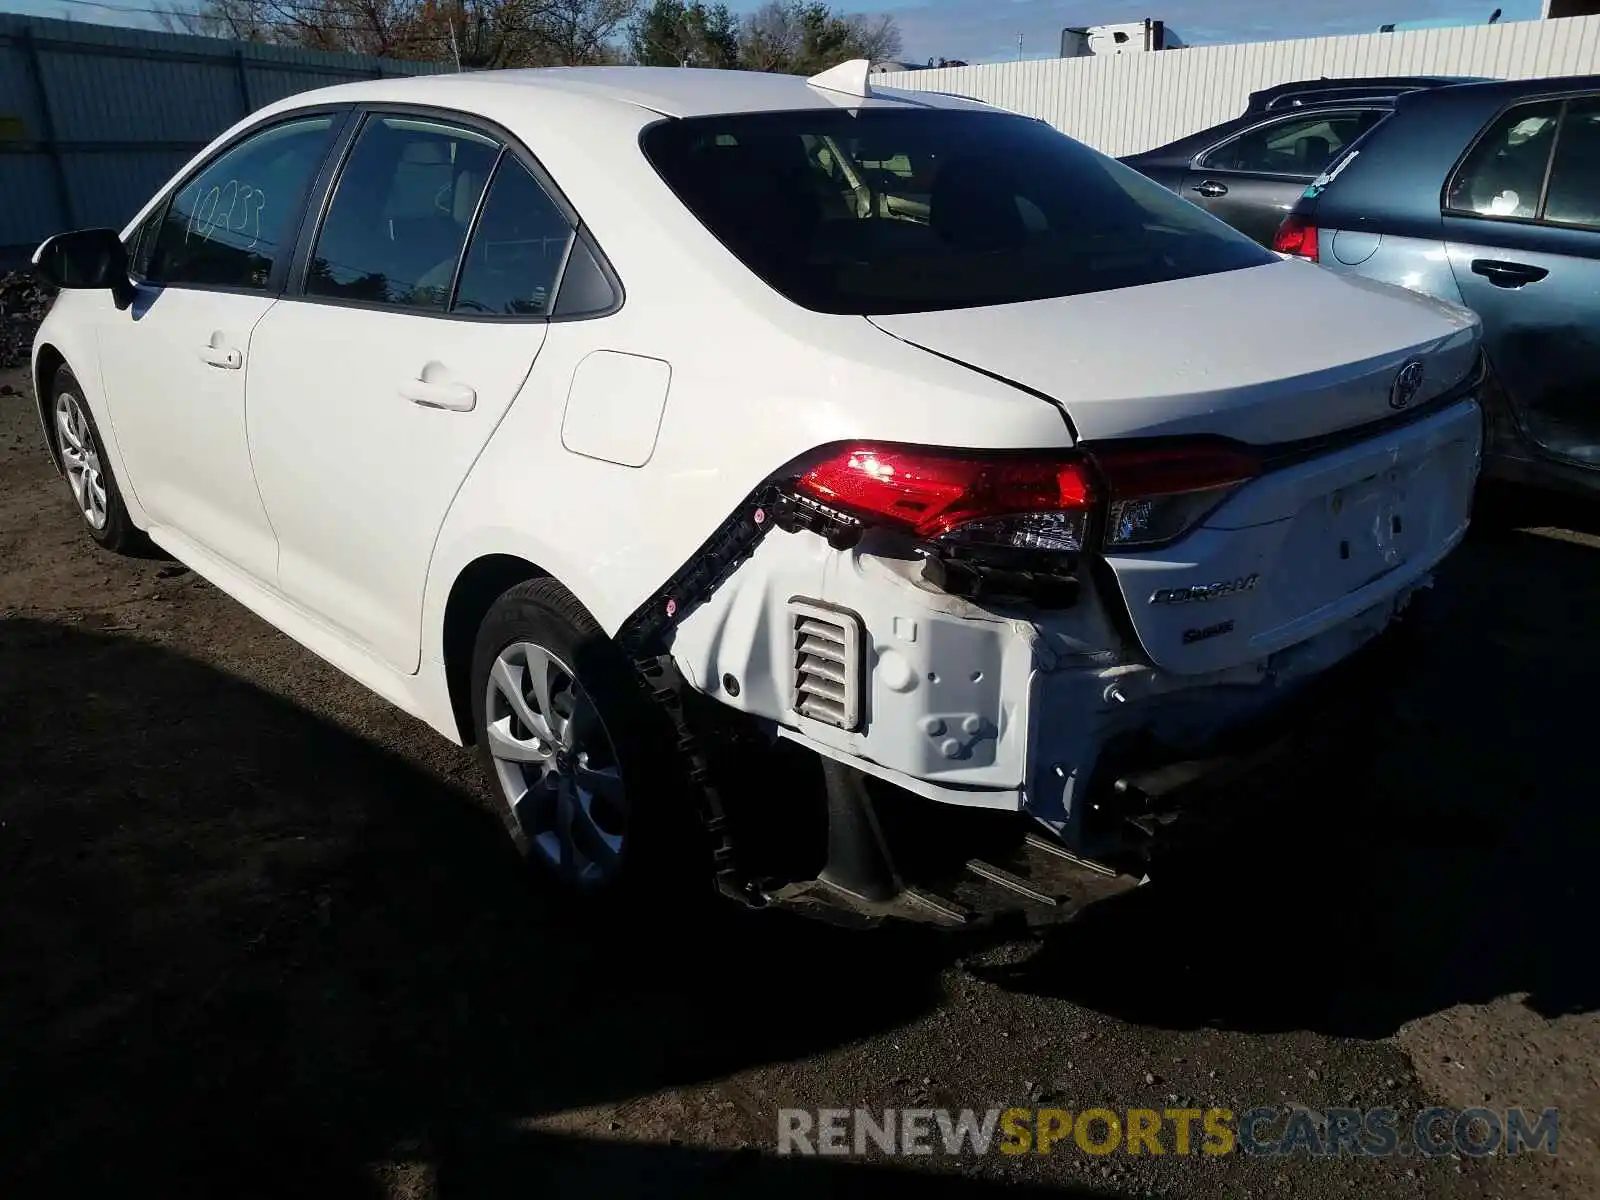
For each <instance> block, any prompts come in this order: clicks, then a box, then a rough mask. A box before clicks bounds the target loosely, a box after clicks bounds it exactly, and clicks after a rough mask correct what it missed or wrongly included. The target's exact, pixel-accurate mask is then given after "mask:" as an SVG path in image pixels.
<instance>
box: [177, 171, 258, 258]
mask: <svg viewBox="0 0 1600 1200" xmlns="http://www.w3.org/2000/svg"><path fill="white" fill-rule="evenodd" d="M266 207H267V194H266V193H265V192H264V191H262V190H261V189H260V188H258V187H252V186H251V185H250V184H248V183H241V182H240V181H239V180H237V179H230V180H228V182H226V183H221V184H213V185H212V187H211V188H210V189H209V190H207V191H205V192H204V193H202V192H201V185H200V184H196V185H195V191H194V205H193V207H192V208H191V209H190V211H189V225H188V227H187V228H186V229H185V230H184V232H183V241H184V245H188V244H189V239H190V238H191V237H199V238H203V239H205V240H207V241H210V240H213V235H214V234H215V233H216V232H217V231H218V230H222V231H223V232H225V233H230V234H234V235H237V236H238V237H249V239H250V241H249V242H248V243H247V244H246V245H244V246H241V247H238V248H239V249H241V250H254V249H255V248H256V245H257V244H258V243H259V242H260V241H261V214H262V213H263V212H264V211H265V210H266Z"/></svg>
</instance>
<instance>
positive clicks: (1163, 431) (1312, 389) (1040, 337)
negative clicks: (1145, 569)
mask: <svg viewBox="0 0 1600 1200" xmlns="http://www.w3.org/2000/svg"><path fill="white" fill-rule="evenodd" d="M868 319H869V320H871V321H872V322H873V324H875V325H876V326H878V328H879V329H881V330H883V331H884V332H885V333H888V334H890V335H892V336H894V337H897V338H900V339H902V340H904V341H907V342H910V343H912V344H913V345H916V346H919V347H921V348H922V349H924V350H928V351H930V352H932V353H935V354H938V355H941V356H943V357H945V358H950V359H954V360H956V361H958V362H961V363H965V364H966V365H968V366H971V367H975V368H977V369H978V370H980V371H983V372H984V373H986V374H990V375H994V376H998V377H1000V378H1003V379H1006V380H1009V381H1010V382H1012V383H1014V384H1017V385H1019V386H1021V387H1023V388H1025V389H1027V390H1030V391H1034V392H1038V393H1042V394H1043V395H1045V396H1048V397H1049V398H1050V399H1052V400H1054V401H1055V402H1056V403H1057V404H1059V405H1060V406H1061V408H1062V410H1063V412H1064V413H1065V414H1066V416H1067V419H1068V421H1069V422H1070V423H1071V425H1072V427H1073V430H1074V432H1075V434H1076V436H1077V437H1078V439H1079V440H1080V441H1096V440H1101V439H1106V438H1121V437H1146V436H1155V435H1162V436H1165V435H1173V434H1200V433H1208V434H1221V435H1224V436H1227V437H1233V438H1237V439H1239V440H1240V441H1243V442H1248V443H1251V444H1253V445H1270V444H1273V443H1278V442H1289V441H1297V440H1300V439H1302V438H1309V437H1315V436H1318V435H1321V434H1327V433H1333V432H1337V431H1339V430H1343V429H1348V428H1351V427H1353V426H1358V425H1362V424H1366V423H1368V422H1372V421H1377V420H1380V419H1382V418H1384V417H1388V416H1392V415H1393V413H1394V409H1393V408H1391V407H1390V398H1391V388H1392V387H1393V385H1394V382H1395V376H1396V374H1397V373H1398V371H1399V369H1400V367H1401V366H1402V365H1403V364H1404V363H1405V362H1406V361H1407V360H1408V359H1409V358H1412V357H1417V358H1421V359H1423V362H1424V367H1425V377H1424V382H1423V385H1422V388H1421V390H1420V392H1419V393H1418V394H1417V395H1416V396H1415V397H1414V399H1413V400H1412V401H1411V403H1413V404H1423V403H1426V402H1427V401H1428V400H1429V399H1431V398H1432V397H1434V396H1437V395H1438V394H1440V393H1441V392H1443V391H1445V390H1446V389H1448V388H1449V387H1451V386H1452V385H1454V384H1455V383H1457V382H1458V381H1459V380H1460V379H1461V378H1462V377H1464V376H1465V375H1466V374H1467V372H1468V371H1469V370H1470V369H1471V367H1472V363H1473V358H1474V355H1475V354H1476V351H1477V343H1478V321H1477V318H1476V317H1474V316H1473V315H1472V314H1471V313H1469V312H1467V311H1466V310H1465V309H1460V308H1456V307H1454V306H1451V305H1447V304H1443V303H1441V302H1440V301H1437V300H1432V299H1430V298H1428V297H1424V296H1420V295H1417V294H1415V293H1412V292H1407V291H1404V290H1402V289H1400V288H1395V287H1391V286H1389V285H1387V284H1377V283H1373V282H1372V281H1369V280H1364V279H1358V278H1349V277H1344V276H1339V275H1334V274H1333V273H1331V272H1328V271H1324V270H1321V269H1319V268H1317V267H1314V266H1311V265H1310V264H1307V263H1300V262H1286V261H1279V262H1275V263H1269V264H1267V265H1265V266H1260V267H1251V268H1247V269H1245V270H1239V271H1227V272H1223V273H1220V274H1216V275H1204V276H1198V277H1195V278H1192V279H1182V280H1176V281H1174V282H1171V283H1158V284H1150V285H1148V286H1145V287H1134V288H1123V289H1120V290H1117V291H1110V292H1097V293H1091V294H1088V295H1081V296H1066V297H1062V298H1060V299H1055V300H1037V301H1030V302H1027V303H1022V304H1005V305H996V306H993V307H988V308H976V309H957V310H951V311H946V312H928V313H899V314H894V315H889V316H875V317H871V318H868ZM930 440H936V439H930Z"/></svg>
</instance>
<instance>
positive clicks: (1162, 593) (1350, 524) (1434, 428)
mask: <svg viewBox="0 0 1600 1200" xmlns="http://www.w3.org/2000/svg"><path fill="white" fill-rule="evenodd" d="M1482 427H1483V423H1482V416H1481V413H1480V411H1479V408H1478V405H1477V404H1476V403H1475V402H1473V401H1471V400H1463V401H1462V402H1461V403H1459V404H1453V405H1450V406H1449V407H1447V408H1444V409H1443V410H1440V411H1437V412H1434V413H1432V414H1430V415H1428V416H1426V417H1423V418H1421V419H1418V420H1415V421H1411V422H1409V423H1407V424H1404V425H1401V426H1399V427H1397V428H1396V427H1390V428H1388V429H1386V430H1384V431H1382V432H1381V433H1379V434H1377V435H1376V436H1374V437H1371V438H1368V439H1365V440H1361V441H1357V442H1355V443H1354V444H1346V445H1344V446H1342V447H1341V448H1339V449H1335V450H1331V451H1329V452H1327V453H1325V454H1322V455H1318V456H1316V457H1314V458H1310V459H1306V460H1304V461H1300V462H1297V463H1295V464H1293V465H1291V466H1286V467H1282V468H1279V469H1277V470H1273V471H1269V472H1268V473H1267V474H1265V475H1263V476H1261V477H1260V478H1258V479H1256V480H1253V481H1252V482H1250V483H1248V484H1246V485H1245V486H1244V487H1242V488H1241V489H1240V490H1239V491H1238V492H1236V493H1235V494H1234V495H1233V496H1232V497H1231V498H1230V499H1229V500H1228V501H1227V502H1226V503H1224V504H1223V505H1222V507H1221V508H1219V509H1218V510H1217V511H1216V512H1215V513H1213V514H1212V515H1211V516H1210V517H1209V518H1207V519H1206V520H1205V521H1204V522H1203V523H1202V524H1201V526H1200V527H1199V528H1198V529H1195V530H1194V531H1192V532H1191V533H1190V534H1189V535H1188V536H1187V537H1184V538H1182V539H1180V540H1179V541H1178V542H1176V543H1175V544H1174V545H1172V546H1170V547H1168V548H1166V549H1162V550H1152V551H1146V552H1143V553H1122V554H1108V555H1107V556H1106V562H1107V563H1108V564H1109V565H1110V567H1111V570H1112V573H1113V575H1114V576H1115V578H1116V583H1117V587H1118V588H1119V589H1120V590H1121V593H1122V601H1123V604H1124V605H1125V606H1126V609H1127V612H1128V615H1129V617H1130V619H1131V621H1132V623H1133V627H1134V629H1135V630H1136V631H1137V633H1138V636H1139V642H1140V645H1141V646H1143V648H1144V651H1145V654H1146V655H1148V656H1149V658H1150V660H1151V661H1152V662H1153V663H1155V664H1156V665H1157V666H1160V667H1163V668H1165V669H1166V670H1169V671H1173V672H1176V673H1179V674H1203V673H1206V672H1211V671H1221V670H1225V669H1227V668H1230V667H1236V666H1240V665H1242V664H1245V663H1255V662H1261V661H1263V660H1265V659H1267V658H1268V657H1270V656H1271V655H1273V654H1276V653H1277V652H1278V651H1280V650H1284V649H1286V648H1288V647H1290V646H1293V645H1296V644H1297V643H1300V642H1303V641H1306V640H1308V639H1310V638H1313V637H1316V636H1317V635H1318V634H1322V633H1325V632H1327V631H1329V630H1331V629H1333V628H1334V627H1336V626H1338V625H1340V624H1343V623H1344V622H1347V621H1349V620H1350V619H1351V618H1353V617H1356V616H1358V615H1359V614H1361V613H1364V612H1367V611H1368V610H1370V609H1372V608H1375V607H1377V606H1379V605H1382V604H1385V603H1388V602H1390V601H1392V600H1393V599H1394V598H1395V597H1396V596H1397V595H1398V594H1400V593H1401V592H1403V591H1405V590H1406V589H1407V588H1410V587H1412V586H1413V585H1415V584H1417V583H1418V582H1420V581H1421V580H1422V579H1423V578H1424V577H1425V576H1426V575H1427V574H1428V572H1429V571H1431V570H1432V569H1433V567H1434V566H1435V565H1437V564H1438V562H1439V560H1440V559H1442V558H1443V557H1444V556H1445V555H1446V554H1447V553H1449V552H1450V550H1452V549H1453V548H1454V547H1455V546H1456V544H1457V543H1458V542H1460V540H1461V538H1462V537H1463V536H1464V535H1465V533H1466V530H1467V521H1468V515H1469V512H1470V509H1471V505H1472V492H1473V487H1474V485H1475V483H1476V481H1477V476H1478V466H1479V455H1480V450H1481V445H1480V439H1481V434H1482ZM1347 649H1350V650H1353V649H1355V646H1354V645H1351V646H1349V647H1347Z"/></svg>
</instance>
